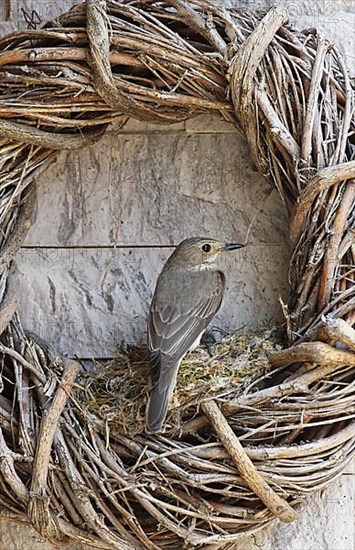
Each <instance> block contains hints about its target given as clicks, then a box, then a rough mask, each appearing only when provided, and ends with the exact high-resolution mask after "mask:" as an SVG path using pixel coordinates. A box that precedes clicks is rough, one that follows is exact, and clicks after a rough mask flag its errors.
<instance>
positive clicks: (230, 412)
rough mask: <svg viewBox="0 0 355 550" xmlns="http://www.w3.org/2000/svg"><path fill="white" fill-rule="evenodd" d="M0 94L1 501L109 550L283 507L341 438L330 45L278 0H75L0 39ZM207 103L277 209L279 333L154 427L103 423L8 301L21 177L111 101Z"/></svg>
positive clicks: (340, 245)
mask: <svg viewBox="0 0 355 550" xmlns="http://www.w3.org/2000/svg"><path fill="white" fill-rule="evenodd" d="M0 89H1V98H0V109H1V113H0V154H1V186H0V220H1V233H0V246H1V249H0V334H1V342H0V357H1V378H0V380H1V388H0V389H1V391H0V457H1V460H0V513H4V514H6V515H8V516H11V517H14V518H15V519H18V520H24V519H27V520H28V521H30V522H31V523H32V524H33V525H34V526H35V528H36V529H37V530H38V531H39V532H40V533H41V534H42V535H43V536H45V537H46V538H48V539H49V540H51V541H53V542H55V543H57V544H59V543H62V542H67V541H69V540H70V539H77V540H79V541H82V542H83V543H84V544H86V545H87V546H93V547H97V548H102V549H105V548H106V549H111V548H117V549H120V550H121V549H126V548H127V549H131V548H134V549H136V548H152V549H153V548H154V549H157V548H174V549H176V548H179V547H183V546H184V545H185V546H186V545H187V546H199V545H204V546H206V545H213V544H218V545H219V546H221V545H223V544H228V543H230V542H232V541H234V540H236V539H238V537H241V536H243V535H245V534H247V533H251V532H255V531H256V530H258V529H261V528H263V527H264V526H266V525H267V524H268V523H270V521H272V520H273V519H275V518H279V519H281V520H282V521H285V522H290V521H293V520H295V519H296V518H297V510H298V507H299V504H300V503H301V502H302V501H303V500H304V498H305V497H306V496H307V495H308V494H310V493H312V492H313V491H316V490H319V489H321V488H324V487H326V486H327V485H328V484H329V483H330V482H331V481H333V480H334V479H335V478H336V477H337V476H338V475H340V474H341V472H342V470H343V469H344V467H345V466H346V465H347V464H348V463H349V461H350V460H351V458H352V456H353V452H354V432H353V424H352V418H353V388H354V385H353V374H354V367H355V336H354V334H355V331H354V329H353V328H352V327H353V324H354V322H355V284H354V278H355V265H354V264H355V246H354V220H355V218H354V216H355V209H354V200H355V179H354V176H355V160H354V159H355V142H354V136H355V131H354V130H355V128H354V126H355V124H354V118H353V113H354V99H353V98H354V96H353V84H352V81H351V79H350V78H349V75H348V73H347V71H346V68H345V65H344V62H343V60H342V57H341V55H340V53H339V52H338V50H337V48H336V47H335V46H334V45H333V44H330V43H328V42H327V41H326V40H325V39H323V38H322V37H320V36H319V35H318V34H317V32H316V31H315V30H314V29H313V30H309V31H304V32H299V31H296V30H294V29H292V28H291V27H289V26H288V24H287V13H286V11H285V9H284V8H283V7H278V8H273V9H271V10H270V11H269V12H268V13H266V14H265V13H261V12H253V11H250V12H246V11H244V10H243V11H238V10H236V9H226V8H225V7H223V6H219V5H216V4H215V3H214V2H209V1H207V0H204V1H202V0H193V1H190V2H186V1H183V0H167V1H166V2H159V1H155V0H121V1H119V0H115V1H111V2H107V3H106V2H105V1H104V0H87V2H86V3H85V4H83V5H80V6H77V7H75V8H73V9H72V10H70V11H69V12H68V13H67V14H64V15H63V16H61V17H60V18H59V19H58V20H56V21H52V22H49V23H46V24H45V25H44V27H43V28H41V29H39V30H34V31H21V32H18V33H14V34H12V35H9V36H7V37H4V38H2V39H1V40H0ZM206 112H207V113H212V114H220V115H221V116H222V117H223V118H224V119H225V120H226V121H228V122H230V123H232V124H234V125H235V126H236V127H237V128H238V129H239V130H240V132H241V133H242V134H243V135H244V137H245V138H246V140H247V141H248V144H249V147H250V151H251V154H252V157H253V159H254V161H255V163H256V165H257V167H258V169H259V171H260V172H261V173H262V174H263V175H264V176H265V177H266V178H268V180H269V181H270V183H272V184H273V185H275V186H276V188H277V189H278V191H279V193H280V195H281V197H282V199H283V201H284V203H285V205H286V207H287V208H288V211H289V213H290V240H291V245H292V251H293V253H292V259H291V263H290V269H289V280H290V287H291V290H290V298H289V300H288V303H287V304H282V306H283V311H284V314H285V320H286V332H287V338H288V344H289V347H287V348H285V349H276V350H274V351H273V353H272V354H271V355H270V357H269V358H268V364H267V366H266V370H264V371H262V372H261V373H258V374H257V376H256V378H255V380H253V381H250V383H249V384H248V385H247V386H246V387H243V391H242V392H241V393H240V392H238V391H237V385H234V384H232V385H231V390H232V391H231V394H229V395H223V396H217V395H213V396H211V398H207V399H205V397H206V396H205V395H201V398H199V397H198V398H197V399H196V400H195V402H194V404H193V407H192V408H190V409H189V412H188V414H187V415H186V416H185V417H184V418H183V421H182V423H181V425H177V426H176V428H175V429H172V430H170V431H169V432H167V433H166V434H164V435H160V436H154V437H153V436H149V435H146V434H144V433H138V434H136V435H135V436H131V435H130V434H127V433H125V430H124V429H122V430H115V431H110V430H109V425H108V424H107V422H106V421H105V418H104V417H100V415H99V414H97V411H94V410H93V409H92V407H91V408H90V404H88V403H86V402H85V396H84V397H82V396H81V394H80V391H82V390H80V387H79V388H77V391H73V388H75V387H76V380H77V378H78V374H79V369H80V365H79V364H78V363H77V362H76V361H73V360H69V359H65V358H64V359H63V358H59V357H56V356H55V354H53V353H52V351H51V350H50V348H49V346H48V345H47V344H46V343H45V342H43V341H41V340H39V339H37V338H34V337H32V336H30V335H29V334H26V333H25V332H24V331H23V329H22V327H21V322H20V319H19V316H18V314H17V313H16V311H17V308H18V296H17V286H18V285H17V281H16V265H15V262H14V260H13V258H14V256H15V254H16V252H17V250H18V249H19V247H20V245H21V243H22V241H23V239H24V236H25V234H26V231H27V229H28V227H29V226H30V223H31V219H32V211H33V204H34V202H35V193H34V189H35V188H34V180H35V178H36V177H37V175H38V173H39V172H41V171H42V170H43V169H45V168H46V166H48V164H49V163H50V162H51V161H52V160H53V159H54V158H55V156H56V155H57V154H58V152H59V151H60V150H62V149H77V148H80V147H84V146H85V145H87V144H89V143H93V142H95V141H96V140H97V139H99V138H100V136H101V135H102V134H103V132H104V130H105V128H106V126H107V125H108V124H109V123H110V122H112V121H113V120H117V119H119V120H122V116H129V117H135V118H138V119H140V120H150V121H154V122H160V123H167V124H168V123H171V122H176V121H180V120H184V119H186V118H188V117H191V116H196V115H197V114H200V113H206ZM258 337H259V338H260V336H258ZM230 338H232V337H230ZM253 338H255V336H254V335H253V334H249V335H248V337H247V342H248V345H250V343H251V342H252V341H253ZM264 341H265V342H268V344H269V345H270V342H271V343H272V339H270V337H269V336H267V338H266V339H264ZM228 353H229V354H230V353H231V352H230V348H229V349H228ZM263 353H265V350H263ZM260 356H261V352H260V350H259V351H258V353H257V357H258V358H260ZM229 358H230V356H229ZM125 360H126V358H125ZM221 361H222V363H223V361H224V363H225V365H227V364H228V361H227V360H223V359H221ZM247 361H248V364H250V357H249V358H247ZM111 379H112V376H111V375H110V380H111ZM105 382H106V381H105ZM106 389H107V388H106ZM114 391H117V393H119V390H118V389H117V388H115V387H114ZM233 391H234V394H233ZM100 395H101V394H100ZM119 397H123V396H122V395H119ZM106 420H107V419H106Z"/></svg>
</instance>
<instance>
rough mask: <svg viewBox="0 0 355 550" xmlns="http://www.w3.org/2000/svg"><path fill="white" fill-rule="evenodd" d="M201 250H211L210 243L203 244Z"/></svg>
mask: <svg viewBox="0 0 355 550" xmlns="http://www.w3.org/2000/svg"><path fill="white" fill-rule="evenodd" d="M202 250H203V251H204V252H211V245H210V244H204V245H203V247H202Z"/></svg>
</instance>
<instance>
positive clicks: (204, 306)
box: [147, 237, 244, 432]
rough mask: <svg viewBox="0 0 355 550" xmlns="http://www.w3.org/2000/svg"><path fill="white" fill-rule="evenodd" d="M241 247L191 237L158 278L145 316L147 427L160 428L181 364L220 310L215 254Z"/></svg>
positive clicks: (221, 285)
mask: <svg viewBox="0 0 355 550" xmlns="http://www.w3.org/2000/svg"><path fill="white" fill-rule="evenodd" d="M242 246H244V245H241V244H235V243H221V242H219V241H216V240H215V239H209V238H202V237H192V238H190V239H186V240H185V241H183V242H181V243H180V244H179V245H178V246H177V248H176V249H175V251H174V252H173V254H172V255H171V256H170V257H169V259H168V260H167V262H166V264H165V265H164V268H163V270H162V272H161V273H160V275H159V277H158V281H157V284H156V288H155V292H154V296H153V300H152V303H151V307H150V312H149V319H148V347H149V350H150V366H151V383H152V393H151V396H150V400H149V404H148V409H147V429H148V431H150V432H157V431H160V430H161V428H162V426H163V423H164V421H165V417H166V413H167V409H168V401H169V397H170V395H171V394H172V392H173V390H174V387H175V384H176V376H177V372H178V369H179V365H180V362H181V360H182V358H183V357H184V355H185V354H186V353H187V352H188V351H189V350H190V349H193V348H195V347H196V346H197V345H198V344H199V341H200V339H201V336H202V334H203V332H204V331H205V329H206V327H207V325H208V324H209V322H210V321H211V319H212V317H213V316H214V315H215V314H216V313H217V311H218V310H219V308H220V306H221V303H222V298H223V293H224V288H225V276H224V274H223V273H222V272H221V271H220V270H219V269H218V268H217V266H216V264H215V261H216V259H217V257H218V256H219V254H220V253H221V252H223V251H226V250H234V249H237V248H241V247H242Z"/></svg>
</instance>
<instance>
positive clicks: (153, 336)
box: [148, 273, 224, 387]
mask: <svg viewBox="0 0 355 550" xmlns="http://www.w3.org/2000/svg"><path fill="white" fill-rule="evenodd" d="M219 275H220V277H221V280H220V282H219V284H218V285H215V289H214V291H213V292H212V293H210V294H209V295H208V296H206V295H203V293H202V292H201V293H200V296H199V298H198V300H196V301H195V303H194V304H191V305H190V306H187V307H186V306H185V307H184V306H183V307H182V306H181V304H179V302H178V300H172V303H170V304H166V305H165V304H164V306H162V304H158V303H157V301H156V300H155V299H154V298H153V301H152V305H151V308H150V314H149V320H148V345H149V349H150V366H151V378H152V384H153V386H156V385H157V384H158V383H159V386H162V387H164V386H165V385H167V384H169V383H170V378H171V376H170V370H171V367H174V366H176V364H178V362H179V361H180V359H181V358H182V357H183V356H184V355H185V353H186V352H187V351H188V350H189V348H190V347H191V346H192V344H193V343H194V342H195V341H196V339H197V338H198V337H199V336H200V335H201V333H202V332H203V331H204V330H205V328H206V327H207V325H208V323H209V322H210V320H211V319H212V317H213V316H214V315H215V314H216V313H217V311H218V310H219V308H220V305H221V302H222V297H223V290H224V276H223V274H222V273H220V274H219ZM221 283H222V284H221ZM182 309H184V311H182Z"/></svg>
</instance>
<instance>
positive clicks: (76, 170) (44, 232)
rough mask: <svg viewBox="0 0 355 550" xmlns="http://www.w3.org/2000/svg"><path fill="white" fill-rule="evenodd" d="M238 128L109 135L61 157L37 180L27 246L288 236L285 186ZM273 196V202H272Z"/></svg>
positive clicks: (145, 242)
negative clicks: (272, 178)
mask: <svg viewBox="0 0 355 550" xmlns="http://www.w3.org/2000/svg"><path fill="white" fill-rule="evenodd" d="M270 190H271V188H270V187H269V185H268V184H267V183H266V182H265V181H264V180H263V179H262V178H261V177H260V176H259V174H258V173H257V172H256V169H255V168H254V166H253V165H252V164H251V162H250V155H249V151H248V149H247V146H246V144H245V143H244V142H243V141H242V140H241V139H240V138H239V136H237V135H236V134H208V135H207V134H206V135H185V134H182V135H180V134H176V135H170V134H169V135H165V134H163V133H158V134H144V135H137V134H132V135H120V134H115V135H114V136H113V135H112V134H109V135H106V136H104V137H103V138H102V139H101V140H100V142H98V143H97V144H95V146H92V147H89V148H87V149H84V150H82V151H81V152H79V153H71V152H68V153H62V154H61V155H60V157H59V159H58V160H57V161H56V162H55V163H54V164H52V165H51V166H50V167H49V168H48V170H47V171H46V172H45V173H44V174H43V175H42V176H41V177H40V178H39V180H38V209H37V217H36V221H35V224H34V225H33V227H32V228H31V229H30V232H29V234H28V237H27V240H26V244H27V245H31V246H42V245H51V246H54V245H55V246H63V245H64V246H67V245H72V246H87V245H88V244H91V245H96V246H102V245H107V244H114V243H116V244H119V245H122V244H131V245H132V244H134V245H141V244H145V245H156V244H176V243H177V242H179V241H180V240H182V239H184V238H186V237H188V236H191V235H199V234H200V235H211V236H216V237H217V238H222V239H223V238H226V239H237V240H239V241H240V240H241V241H243V240H244V239H245V236H246V233H247V229H248V227H249V224H250V222H251V220H252V219H253V218H254V217H255V214H256V212H257V211H258V209H259V208H260V207H262V208H261V212H260V213H259V214H258V215H257V216H256V220H255V223H254V225H253V227H252V230H251V233H250V239H251V240H252V241H253V242H260V241H262V240H265V241H270V240H272V239H273V235H275V234H277V235H280V234H281V235H283V236H284V235H285V233H286V225H287V220H286V213H285V211H284V207H283V205H282V204H281V201H280V200H279V198H278V195H277V193H276V191H274V192H273V193H272V195H271V196H270V197H269V198H268V200H266V197H267V196H268V194H269V193H270ZM265 200H266V202H265V204H264V201H265Z"/></svg>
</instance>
